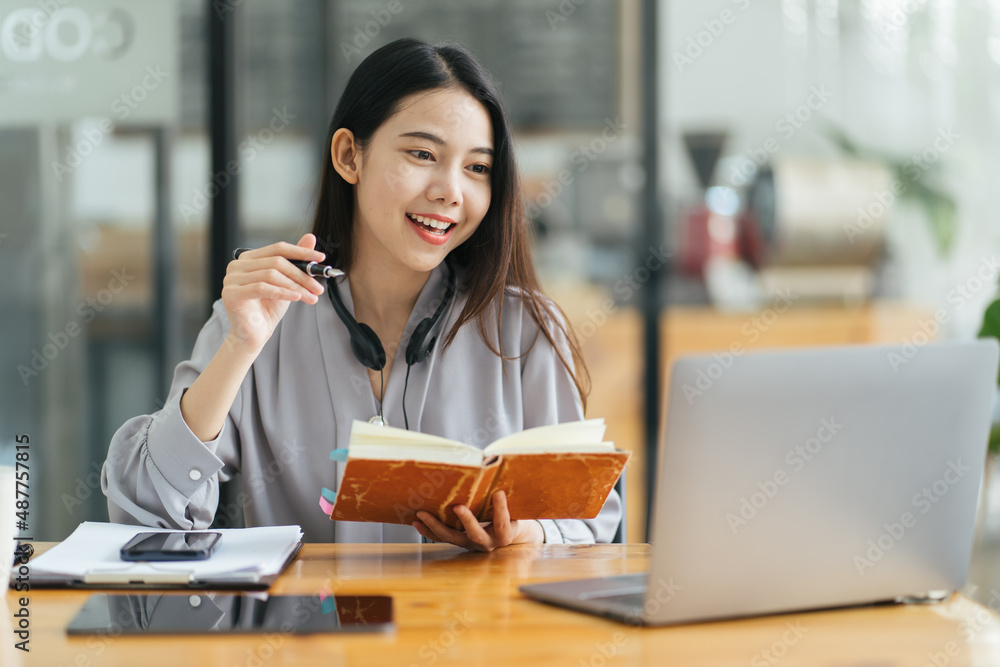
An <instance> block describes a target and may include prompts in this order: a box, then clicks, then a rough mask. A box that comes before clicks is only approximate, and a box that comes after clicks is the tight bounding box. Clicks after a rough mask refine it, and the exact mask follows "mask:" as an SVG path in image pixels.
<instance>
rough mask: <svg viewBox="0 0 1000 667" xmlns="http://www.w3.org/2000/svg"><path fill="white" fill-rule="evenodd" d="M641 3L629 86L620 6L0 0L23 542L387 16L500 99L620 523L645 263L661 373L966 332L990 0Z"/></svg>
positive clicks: (992, 215) (3, 284)
mask: <svg viewBox="0 0 1000 667" xmlns="http://www.w3.org/2000/svg"><path fill="white" fill-rule="evenodd" d="M655 6H656V7H655V9H656V12H655V15H656V23H655V25H654V26H652V31H651V32H652V33H653V34H655V36H656V39H655V50H656V53H657V56H656V62H655V66H656V67H655V71H656V72H657V75H656V78H655V80H652V81H648V80H646V79H645V78H644V73H647V72H649V71H650V68H649V67H648V65H649V63H648V62H646V60H645V55H644V54H645V53H646V52H645V51H644V47H643V44H642V39H641V37H642V31H643V28H644V27H648V26H645V25H644V16H648V15H649V14H644V11H647V8H645V7H644V5H643V3H642V2H640V0H618V1H611V0H538V1H534V0H533V1H530V2H529V1H527V0H511V1H506V2H501V1H499V0H467V1H464V2H458V1H456V0H386V1H381V0H374V1H371V2H362V1H361V0H287V1H283V2H280V3H275V2H266V0H242V1H239V0H236V1H233V2H208V1H203V0H156V1H155V2H154V1H153V0H142V1H139V0H136V1H134V2H128V3H117V2H114V1H112V0H38V1H32V0H0V202H2V205H3V206H2V211H0V221H2V226H0V306H2V312H3V319H2V323H0V330H2V332H3V333H2V346H0V378H2V380H0V424H2V426H3V429H2V430H0V439H2V440H3V441H4V442H6V441H13V439H14V437H15V435H18V434H28V435H29V436H30V438H31V443H32V446H33V449H32V459H31V461H32V463H31V465H32V478H31V479H32V492H33V497H32V512H33V513H32V520H31V532H32V534H33V537H35V538H36V539H43V540H54V539H61V538H63V537H65V536H66V535H67V534H68V533H69V532H70V531H71V530H72V529H73V528H74V527H75V526H76V525H77V524H78V523H79V522H80V521H83V520H88V519H90V520H106V519H107V512H106V505H105V501H104V497H103V495H102V494H101V492H100V487H99V470H100V466H101V463H102V462H103V460H104V457H105V455H106V452H107V445H108V442H109V441H110V438H111V436H112V434H113V433H114V431H115V430H116V429H117V428H118V427H119V426H120V425H121V424H122V423H123V422H124V421H126V420H127V419H128V418H130V417H132V416H135V415H137V414H143V413H149V412H152V411H155V410H156V409H157V408H158V407H159V406H160V405H161V404H162V402H163V400H164V398H165V396H166V391H167V388H168V386H169V381H170V376H171V372H172V368H173V366H174V365H175V364H176V363H177V362H178V361H181V360H183V359H184V358H186V357H187V356H188V354H189V352H190V349H191V346H192V344H193V342H194V338H195V336H196V335H197V333H198V331H199V329H200V327H201V325H202V324H203V323H204V321H205V319H206V317H207V315H208V312H209V308H210V304H211V301H212V300H213V299H214V298H215V297H216V295H214V294H212V293H211V288H210V287H209V285H210V281H209V266H210V257H209V247H210V244H209V230H210V227H211V222H212V221H211V210H212V202H213V200H214V199H215V198H216V197H218V196H219V194H220V193H221V192H224V191H225V190H226V189H227V188H229V187H231V186H230V183H231V182H236V181H238V186H237V187H236V188H235V189H234V190H233V192H237V193H238V211H239V216H238V233H239V237H240V244H241V245H248V246H254V245H263V244H267V243H271V242H274V241H276V240H295V239H296V238H298V236H299V235H300V234H301V233H303V232H304V231H306V230H307V229H308V228H309V226H310V213H311V206H312V203H313V197H314V195H315V185H316V181H317V178H318V173H319V167H320V164H321V160H322V159H323V158H324V156H325V154H326V148H325V147H324V146H323V145H322V143H323V140H324V137H325V133H326V129H327V127H326V126H327V123H328V122H329V118H330V115H331V114H332V110H333V107H334V105H335V104H336V101H337V99H338V97H339V94H340V91H341V90H342V88H343V86H344V84H345V83H346V79H347V77H348V76H349V74H350V72H351V71H353V69H354V68H355V67H356V66H357V64H358V63H359V62H360V61H361V60H362V59H363V58H364V57H365V56H366V55H368V54H370V53H371V52H372V51H374V50H375V49H376V48H378V47H379V46H381V45H383V44H385V43H387V42H389V41H391V40H392V39H395V38H398V37H402V36H416V37H421V38H424V39H427V40H429V41H432V42H439V41H454V42H458V43H461V44H463V45H464V46H466V47H467V48H469V49H471V50H472V51H473V52H475V53H476V54H477V55H478V56H479V57H480V58H481V59H482V61H483V63H484V64H485V65H486V66H487V68H488V69H490V70H491V72H492V73H493V74H494V76H495V78H496V79H497V80H498V82H499V84H500V86H501V89H502V90H503V92H504V95H505V97H506V100H507V102H508V105H509V109H510V112H511V116H512V119H513V121H514V123H515V126H516V130H517V150H518V161H519V164H520V167H521V170H522V177H523V181H524V185H525V189H526V193H527V195H528V208H527V214H528V215H529V217H530V218H531V219H532V221H533V227H534V231H535V235H536V243H535V247H536V261H537V263H538V266H539V270H540V272H541V274H542V276H543V278H544V281H545V286H546V289H547V290H548V291H549V292H550V293H551V294H552V295H553V296H554V297H555V299H556V300H557V302H558V303H560V305H561V306H563V308H564V309H565V310H566V311H567V313H568V314H569V316H570V319H571V321H572V322H573V326H574V329H575V330H576V332H577V334H578V335H579V337H580V338H581V339H582V341H583V344H584V350H585V355H586V358H587V361H588V364H589V365H590V370H591V374H592V377H593V384H594V389H593V393H592V395H591V399H590V405H589V409H588V416H603V417H605V418H606V419H607V421H608V426H609V433H608V435H609V438H610V439H613V440H615V442H616V443H617V444H618V445H619V446H620V447H622V448H626V449H631V450H633V451H634V452H635V453H636V456H635V458H634V460H633V463H632V464H631V467H630V471H629V500H630V513H629V538H630V540H632V541H638V540H641V539H643V538H644V526H645V498H646V484H645V477H646V470H645V467H646V461H647V454H648V452H647V451H646V444H647V443H648V442H649V440H650V436H649V434H648V433H647V424H646V422H645V421H644V417H643V411H642V404H643V400H644V384H643V369H644V367H645V365H646V363H647V360H646V356H645V353H644V350H643V337H642V331H643V328H642V327H643V317H642V313H641V310H640V303H641V301H642V297H643V294H644V293H646V291H648V290H650V289H652V287H653V286H654V285H655V286H656V287H657V288H662V289H663V294H664V297H663V298H662V299H659V298H658V300H657V306H656V311H655V315H656V316H657V322H658V324H659V325H661V330H660V332H661V333H660V341H661V345H662V349H661V351H662V356H661V358H660V360H659V362H658V364H657V365H658V366H660V368H658V369H657V370H659V371H661V372H665V371H666V369H667V367H668V364H669V363H670V361H671V360H672V359H673V357H674V356H676V355H677V354H683V353H687V352H693V351H719V350H730V349H732V348H733V345H739V346H741V349H742V348H746V349H749V348H753V347H778V346H790V345H813V344H839V343H860V342H870V341H886V342H893V343H899V344H905V343H906V342H908V341H909V342H912V341H913V339H914V338H915V337H917V342H918V343H919V341H920V338H919V337H920V336H930V337H938V338H943V337H970V336H972V335H974V334H975V331H976V329H977V327H978V325H979V322H980V320H981V316H982V311H983V309H984V307H985V304H986V303H987V302H988V301H989V300H990V299H992V298H993V296H994V295H995V291H996V284H997V267H996V265H995V263H993V261H992V260H991V258H992V257H993V256H994V255H995V254H1000V225H998V224H997V221H996V220H997V216H996V212H995V208H996V205H997V201H998V197H997V195H996V194H995V193H996V192H997V190H996V188H995V187H993V184H992V182H991V180H992V178H993V176H994V174H995V173H997V172H996V166H997V165H996V162H997V161H998V160H1000V158H998V157H997V156H998V155H1000V150H997V149H998V148H1000V136H998V133H997V127H996V125H997V124H996V122H995V120H994V119H995V118H998V117H1000V114H998V113H997V112H998V109H997V105H1000V2H995V1H993V0H979V1H977V0H968V1H964V2H958V1H957V0H923V1H918V0H770V1H768V2H762V1H757V0H710V1H707V2H698V3H694V2H681V1H680V0H673V1H667V0H664V1H661V2H657V3H655ZM213 13H214V14H215V18H216V19H221V20H222V21H230V22H232V24H231V27H232V28H233V31H234V38H235V49H234V54H235V59H234V76H233V80H232V82H231V83H232V84H233V85H234V86H235V95H236V97H235V100H236V103H235V105H234V106H235V113H234V116H233V117H232V118H231V126H230V127H231V129H235V131H236V136H237V140H238V145H237V153H238V161H237V164H236V165H235V167H234V168H232V169H228V170H224V171H216V172H215V173H213V171H212V168H211V166H210V161H209V152H210V136H209V131H208V113H209V101H210V94H209V93H210V89H209V77H208V52H209V37H208V32H207V26H208V25H209V20H210V19H212V15H213ZM650 87H652V88H650ZM650 90H652V91H653V92H654V93H655V99H656V102H657V108H658V111H659V115H658V117H657V119H656V127H655V129H656V130H657V131H658V132H657V133H655V134H654V133H652V132H651V129H653V128H650V127H644V126H643V116H642V100H643V95H644V94H645V93H647V92H649V91H650ZM652 136H656V137H659V141H655V142H654V141H651V140H650V137H652ZM649 156H652V157H653V158H654V159H656V160H657V161H658V164H659V165H660V169H659V171H658V172H657V173H658V174H659V177H658V178H657V179H656V182H649V179H647V170H646V169H644V162H643V160H644V159H645V158H647V157H649ZM237 172H238V173H237ZM646 188H651V189H652V191H653V192H654V193H655V194H656V195H657V196H658V199H659V202H660V209H659V212H658V213H657V214H656V215H657V217H656V219H655V220H654V221H653V222H654V224H655V225H656V227H657V228H658V229H659V230H661V232H662V234H663V239H664V241H663V243H662V244H661V243H657V244H655V245H654V246H649V247H647V244H646V243H645V240H646V236H645V233H646V232H645V231H644V230H645V227H644V224H645V223H644V220H645V218H644V216H645V215H646V211H647V210H649V209H647V207H645V206H644V204H643V202H644V199H643V197H644V193H645V192H647V190H646ZM654 212H655V211H654ZM942 312H943V313H944V316H941V315H940V314H941V313H942ZM661 398H662V397H661ZM658 400H660V399H658ZM652 439H653V440H655V433H654V434H653V438H652Z"/></svg>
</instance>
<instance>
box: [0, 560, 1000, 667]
mask: <svg viewBox="0 0 1000 667" xmlns="http://www.w3.org/2000/svg"><path fill="white" fill-rule="evenodd" d="M648 556H649V547H648V546H647V545H643V544H629V545H600V546H568V545H547V546H527V545H523V546H516V547H508V548H506V549H501V550H499V551H497V552H494V553H492V554H478V553H468V552H465V551H462V550H460V549H458V548H455V547H449V546H443V545H436V544H435V545H424V546H417V545H388V544H387V545H318V544H314V545H306V546H305V547H304V548H303V550H302V552H301V554H300V556H299V557H298V559H297V560H296V561H295V562H293V563H292V564H291V566H290V567H289V568H288V570H287V571H286V572H285V573H284V574H283V575H282V576H281V578H280V579H279V580H278V582H277V583H275V585H274V586H273V587H272V592H273V593H275V594H316V593H317V592H319V591H321V590H324V589H325V590H330V591H333V592H334V593H342V594H362V593H368V594H389V595H391V596H392V597H393V599H394V604H395V612H396V630H395V632H394V633H388V634H379V635H312V636H299V637H296V636H290V635H281V634H272V635H269V636H260V635H253V636H232V635H229V636H201V637H185V636H171V637H162V636H161V637H145V638H143V637H121V636H119V637H97V636H91V637H81V638H70V637H68V636H67V635H66V634H65V628H66V625H67V624H68V623H69V621H70V619H71V618H72V617H73V615H74V614H75V613H76V612H77V610H78V609H79V608H80V607H81V606H82V605H83V603H84V600H85V599H86V598H87V595H88V592H87V591H68V590H40V589H37V590H34V591H32V592H31V593H30V604H29V608H30V617H31V628H30V633H31V635H30V647H31V653H30V654H24V653H22V652H20V651H16V650H13V649H12V644H13V641H14V638H12V637H11V636H10V628H9V626H7V624H6V622H5V621H4V620H0V640H2V642H3V644H2V646H0V664H2V665H4V666H5V667H7V666H11V667H13V666H14V665H22V664H23V665H45V666H46V667H49V666H51V667H57V666H60V665H66V666H68V665H74V666H76V667H89V666H90V665H112V666H113V665H123V666H128V667H136V666H139V667H148V666H151V665H171V666H172V667H181V666H184V667H186V666H187V665H212V666H213V667H231V666H234V665H241V666H244V667H255V666H257V665H286V664H287V665H324V666H337V665H392V666H393V667H399V666H402V667H408V666H413V665H416V666H417V667H429V666H430V665H437V664H443V663H448V664H451V663H453V662H454V663H458V664H463V665H487V664H489V665H512V666H515V667H522V666H526V665H560V666H563V665H565V666H567V667H578V666H592V667H602V666H604V665H656V666H662V665H687V666H695V665H751V666H758V665H768V666H771V665H777V664H782V665H825V666H833V665H837V666H841V667H847V666H856V667H862V666H869V667H874V666H876V665H878V666H880V667H888V666H891V665H900V666H902V665H916V666H919V665H924V664H925V663H926V664H930V665H937V666H938V667H941V666H943V665H948V666H949V667H953V666H957V665H991V666H995V665H1000V617H998V616H997V615H996V614H993V613H992V612H990V611H988V609H987V608H986V607H983V606H981V605H979V604H977V603H975V602H973V601H972V600H970V599H968V598H966V597H962V596H960V595H955V596H953V597H952V598H951V599H950V600H949V601H947V602H946V603H943V604H937V605H922V606H898V607H869V608H861V609H852V610H840V611H826V612H813V613H797V614H788V615H783V616H770V617H763V618H754V619H747V620H739V621H728V622H719V623H703V624H698V625H691V626H679V627H672V628H635V627H630V626H626V625H621V624H618V623H615V622H612V621H608V620H603V619H600V618H596V617H592V616H588V615H585V614H578V613H575V612H571V611H565V610H562V609H558V608H555V607H549V606H546V605H542V604H539V603H536V602H533V601H531V600H528V599H526V598H524V597H522V596H521V595H520V594H519V593H518V591H517V587H518V586H519V585H520V584H523V583H527V582H537V581H548V580H557V579H570V578H576V577H594V576H601V575H611V574H620V573H629V572H641V571H643V570H644V569H645V567H646V564H647V560H648ZM18 596H19V594H17V593H14V592H13V591H10V592H8V595H7V599H6V602H7V607H8V611H7V613H5V614H4V617H5V619H6V620H9V619H10V612H12V611H13V610H14V609H16V608H17V597H18Z"/></svg>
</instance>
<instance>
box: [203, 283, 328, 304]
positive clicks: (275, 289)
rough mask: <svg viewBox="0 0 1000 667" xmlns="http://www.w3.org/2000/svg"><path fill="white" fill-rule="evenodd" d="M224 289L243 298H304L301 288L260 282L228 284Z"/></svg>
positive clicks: (234, 295)
mask: <svg viewBox="0 0 1000 667" xmlns="http://www.w3.org/2000/svg"><path fill="white" fill-rule="evenodd" d="M222 291H223V292H224V293H226V295H227V296H233V297H236V298H238V299H242V300H250V299H275V300H282V301H299V300H300V299H302V292H301V291H300V290H296V289H289V288H286V287H279V286H278V285H271V284H268V283H259V282H255V283H249V284H246V285H227V286H226V287H224V288H223V289H222ZM314 298H315V297H314Z"/></svg>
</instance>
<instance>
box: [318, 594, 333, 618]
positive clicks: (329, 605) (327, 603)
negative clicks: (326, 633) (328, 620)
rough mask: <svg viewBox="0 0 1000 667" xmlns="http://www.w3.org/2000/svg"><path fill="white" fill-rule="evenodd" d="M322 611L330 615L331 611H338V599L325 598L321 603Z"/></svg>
mask: <svg viewBox="0 0 1000 667" xmlns="http://www.w3.org/2000/svg"><path fill="white" fill-rule="evenodd" d="M320 609H322V610H323V613H324V614H329V613H330V612H331V611H334V612H335V611H337V598H335V597H333V596H332V595H331V596H330V597H327V598H324V599H323V601H322V602H321V603H320Z"/></svg>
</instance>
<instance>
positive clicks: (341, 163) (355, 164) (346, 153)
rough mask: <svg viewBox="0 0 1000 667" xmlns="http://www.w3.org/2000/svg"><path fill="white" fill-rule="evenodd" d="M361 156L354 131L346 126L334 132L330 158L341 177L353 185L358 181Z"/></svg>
mask: <svg viewBox="0 0 1000 667" xmlns="http://www.w3.org/2000/svg"><path fill="white" fill-rule="evenodd" d="M359 158H360V151H359V150H358V146H357V144H355V143H354V133H353V132H351V131H350V130H348V129H347V128H345V127H342V128H340V129H338V130H337V131H336V132H334V133H333V141H331V142H330V159H331V160H332V161H333V168H334V169H336V170H337V173H338V174H340V176H341V178H343V179H344V180H345V181H347V182H348V183H350V184H351V185H355V184H356V183H357V182H358V175H359V174H360V165H359V161H360V160H359Z"/></svg>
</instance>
